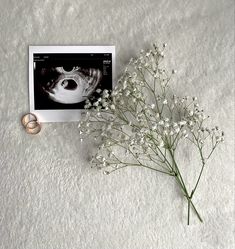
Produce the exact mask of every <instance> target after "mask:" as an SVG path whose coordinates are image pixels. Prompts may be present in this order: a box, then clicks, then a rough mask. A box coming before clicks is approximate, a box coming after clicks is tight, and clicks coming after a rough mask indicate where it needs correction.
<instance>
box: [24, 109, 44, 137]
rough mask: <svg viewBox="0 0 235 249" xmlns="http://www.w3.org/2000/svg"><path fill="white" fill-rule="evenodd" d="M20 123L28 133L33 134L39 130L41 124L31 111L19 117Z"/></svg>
mask: <svg viewBox="0 0 235 249" xmlns="http://www.w3.org/2000/svg"><path fill="white" fill-rule="evenodd" d="M21 123H22V125H23V126H24V128H25V131H26V132H27V133H28V134H32V135H35V134H38V133H39V132H40V131H41V125H40V123H39V122H38V120H37V117H36V115H34V114H33V113H27V114H25V115H24V116H23V117H22V119H21Z"/></svg>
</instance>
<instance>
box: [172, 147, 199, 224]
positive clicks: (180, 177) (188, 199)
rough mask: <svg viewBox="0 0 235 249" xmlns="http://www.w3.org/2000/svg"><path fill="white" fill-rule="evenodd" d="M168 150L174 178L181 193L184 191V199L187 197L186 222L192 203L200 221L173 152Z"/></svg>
mask: <svg viewBox="0 0 235 249" xmlns="http://www.w3.org/2000/svg"><path fill="white" fill-rule="evenodd" d="M169 152H170V155H171V158H172V161H173V164H174V166H175V167H174V168H175V171H174V172H175V178H176V180H177V182H178V184H179V186H180V187H181V189H182V191H183V193H184V196H185V197H186V199H187V201H188V219H187V224H188V225H189V221H190V206H191V205H192V207H193V210H194V211H195V213H196V215H197V217H198V219H199V220H200V222H203V220H202V218H201V216H200V214H199V213H198V211H197V209H196V207H195V205H194V204H193V202H192V194H191V195H189V193H188V191H187V188H186V186H185V183H184V180H183V177H182V175H181V173H180V170H179V167H178V165H177V163H176V161H175V157H174V154H173V152H172V151H171V149H169ZM194 192H195V191H194ZM194 192H193V193H194Z"/></svg>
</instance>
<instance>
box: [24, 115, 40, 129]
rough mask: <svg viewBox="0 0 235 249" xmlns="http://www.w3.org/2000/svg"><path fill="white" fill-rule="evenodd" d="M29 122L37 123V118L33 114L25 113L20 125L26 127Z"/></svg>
mask: <svg viewBox="0 0 235 249" xmlns="http://www.w3.org/2000/svg"><path fill="white" fill-rule="evenodd" d="M30 121H37V117H36V116H35V115H34V114H33V113H27V114H25V115H24V116H23V117H22V119H21V123H22V125H23V126H24V127H26V126H27V124H28V122H30Z"/></svg>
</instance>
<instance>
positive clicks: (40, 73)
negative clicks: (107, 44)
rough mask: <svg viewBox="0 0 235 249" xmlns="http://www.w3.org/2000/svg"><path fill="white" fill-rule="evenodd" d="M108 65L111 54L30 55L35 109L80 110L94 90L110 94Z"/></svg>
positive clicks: (110, 77) (110, 60)
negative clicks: (105, 91)
mask: <svg viewBox="0 0 235 249" xmlns="http://www.w3.org/2000/svg"><path fill="white" fill-rule="evenodd" d="M111 62H112V54H34V94H35V96H34V101H35V109H36V110H42V109H46V110H53V109H83V107H84V103H85V100H86V98H89V97H90V96H91V95H92V94H94V93H95V90H96V89H97V88H100V89H108V90H111V88H112V84H110V82H112V67H111ZM96 94H97V93H96ZM97 97H98V96H97Z"/></svg>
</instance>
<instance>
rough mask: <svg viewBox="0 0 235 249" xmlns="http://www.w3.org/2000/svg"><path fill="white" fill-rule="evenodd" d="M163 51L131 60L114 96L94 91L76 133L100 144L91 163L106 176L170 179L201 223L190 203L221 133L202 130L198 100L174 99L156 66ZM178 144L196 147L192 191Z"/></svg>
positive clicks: (203, 117)
mask: <svg viewBox="0 0 235 249" xmlns="http://www.w3.org/2000/svg"><path fill="white" fill-rule="evenodd" d="M165 47H166V43H164V44H163V45H161V46H160V47H159V46H157V45H156V44H154V45H153V49H152V50H148V51H147V52H145V51H144V50H142V51H141V52H140V56H139V58H136V59H134V58H131V59H130V62H129V64H128V67H126V69H125V71H124V73H123V75H122V76H121V78H120V79H119V80H118V82H117V84H116V86H115V87H114V89H113V91H109V90H107V89H104V90H103V91H102V90H101V89H100V88H98V89H97V90H96V92H95V96H96V98H91V99H90V100H89V99H87V100H86V101H85V106H84V108H85V109H86V114H85V116H84V118H83V120H82V121H81V122H80V123H79V125H78V129H79V134H80V137H81V139H82V140H83V138H84V137H85V136H86V135H89V136H90V137H92V135H94V139H95V140H96V141H97V143H98V142H99V143H100V146H99V148H98V150H97V153H96V154H95V156H93V157H92V160H91V163H93V164H94V165H95V166H96V167H97V168H98V169H105V170H104V171H103V173H104V174H105V175H109V174H110V173H112V172H115V171H116V170H120V169H122V168H123V167H127V166H133V165H135V166H139V167H145V168H150V169H153V170H155V171H156V172H160V173H163V174H166V175H169V176H171V177H172V176H173V177H174V178H175V179H176V183H177V184H179V187H180V188H182V192H183V193H184V197H185V198H186V201H187V202H188V208H189V210H188V213H189V211H190V208H191V207H193V209H194V210H195V211H196V212H195V213H196V215H197V217H198V218H199V220H200V221H202V219H201V217H200V215H199V213H198V211H197V210H196V207H195V205H194V204H193V202H192V198H193V196H194V194H195V191H196V189H197V186H198V183H199V180H200V178H201V175H202V171H203V169H204V165H205V164H206V162H207V160H208V159H209V157H210V156H211V154H212V153H213V152H214V150H215V148H216V147H217V145H218V144H219V143H221V142H223V141H224V132H223V131H221V130H220V129H219V127H217V126H215V127H214V128H212V129H209V128H208V127H206V121H207V119H208V118H209V116H207V115H205V114H204V111H203V110H201V109H200V108H199V104H198V103H196V101H197V98H196V97H192V98H189V97H188V96H184V97H178V96H175V95H172V94H171V91H169V90H168V89H169V83H170V79H171V78H170V77H171V76H172V75H170V77H168V76H167V75H168V71H167V70H166V69H164V68H161V67H160V65H161V63H160V62H161V61H162V60H163V57H164V53H165V51H164V50H165V49H164V48H165ZM163 51H164V52H163ZM171 73H172V74H175V73H176V70H172V71H171ZM181 141H182V142H181ZM181 143H184V144H186V145H187V147H186V148H187V149H189V148H190V146H189V144H188V143H192V144H193V146H196V149H197V150H198V152H199V153H196V155H199V161H200V162H201V169H200V171H199V173H198V175H199V176H198V178H197V180H196V184H195V185H194V187H193V188H192V190H190V191H189V189H188V188H187V186H186V184H185V182H184V177H183V176H182V174H181V173H180V165H179V162H178V161H179V160H178V158H177V155H176V154H177V152H178V151H180V145H181ZM206 148H207V149H206ZM200 172H201V173H200ZM188 223H189V216H188Z"/></svg>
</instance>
